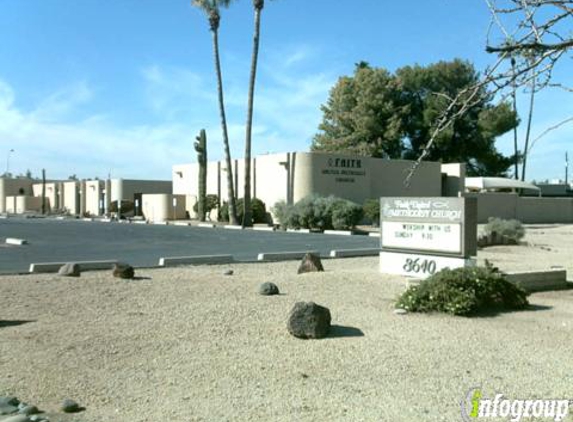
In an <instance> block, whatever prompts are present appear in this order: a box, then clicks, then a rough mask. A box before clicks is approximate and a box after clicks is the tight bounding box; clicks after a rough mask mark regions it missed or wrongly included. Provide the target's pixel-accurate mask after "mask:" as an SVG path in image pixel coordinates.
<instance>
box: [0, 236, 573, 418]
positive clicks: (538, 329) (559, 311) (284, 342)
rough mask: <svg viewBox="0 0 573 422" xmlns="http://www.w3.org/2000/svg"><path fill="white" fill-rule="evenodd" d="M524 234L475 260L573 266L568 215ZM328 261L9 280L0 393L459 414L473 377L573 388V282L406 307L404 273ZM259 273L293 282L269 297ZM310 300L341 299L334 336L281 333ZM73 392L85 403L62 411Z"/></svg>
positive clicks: (187, 409) (98, 413)
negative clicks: (493, 300) (489, 301)
mask: <svg viewBox="0 0 573 422" xmlns="http://www.w3.org/2000/svg"><path fill="white" fill-rule="evenodd" d="M526 240H527V241H528V242H529V243H530V245H529V246H503V247H494V248H488V249H487V250H484V251H480V254H479V258H480V260H483V259H486V258H487V259H489V260H491V261H492V262H493V263H494V264H496V265H498V266H500V267H501V268H502V269H504V270H518V269H544V268H548V267H549V266H551V265H561V266H564V267H566V268H567V270H568V272H569V278H571V273H572V272H573V253H572V251H573V226H555V227H540V226H536V227H532V228H530V229H529V231H528V237H527V239H526ZM324 265H325V268H326V271H325V272H324V273H312V274H304V275H296V270H297V267H298V263H297V262H282V263H270V264H238V265H232V266H201V267H185V268H176V269H157V270H155V269H154V270H141V271H138V273H137V275H139V276H141V279H139V280H134V281H122V280H118V279H114V278H113V277H112V276H111V272H89V273H84V274H83V275H82V277H81V278H80V279H64V278H59V277H57V276H55V275H29V276H6V277H0V395H2V394H10V395H16V396H17V397H18V398H20V399H21V400H23V401H26V402H29V403H32V404H35V405H37V406H38V407H40V408H42V409H44V410H46V411H47V412H48V414H49V415H50V416H51V420H52V421H58V420H61V421H78V422H105V421H120V422H123V421H130V422H137V421H141V422H143V421H182V422H183V421H233V422H234V421H352V422H357V421H368V422H371V421H408V422H413V421H448V422H449V421H458V420H461V419H460V406H459V402H460V401H461V400H462V398H464V397H465V395H466V393H467V392H468V390H470V389H471V388H473V387H476V386H481V387H482V389H483V391H484V395H485V396H493V395H494V394H495V392H501V393H504V394H505V395H506V396H508V397H511V398H569V399H573V392H572V391H573V390H572V388H571V385H572V383H573V362H572V360H571V346H572V340H571V339H572V335H571V334H572V328H573V290H569V291H561V292H546V293H537V294H534V295H532V296H531V298H530V302H531V303H532V304H533V305H534V306H533V307H532V309H531V310H527V311H523V312H514V313H506V314H501V315H497V316H488V317H480V318H473V319H467V318H461V317H450V316H443V315H417V314H408V315H395V314H394V313H393V301H394V299H395V298H396V296H397V295H398V294H400V292H402V291H403V290H404V285H403V280H402V279H400V278H397V277H391V276H386V275H381V274H379V273H378V270H377V265H378V260H377V258H357V259H345V260H329V261H324ZM228 268H232V269H233V270H234V275H232V276H225V275H223V272H224V271H225V270H226V269H228ZM264 281H272V282H274V283H276V284H277V285H278V286H279V288H280V289H281V293H282V294H281V295H280V296H272V297H265V296H260V295H258V294H257V291H258V286H259V285H260V283H262V282H264ZM309 300H312V301H315V302H316V303H318V304H321V305H324V306H327V307H328V308H330V310H331V313H332V318H333V321H332V322H333V324H334V325H335V326H334V327H333V333H332V335H331V336H330V337H329V338H327V339H323V340H299V339H296V338H294V337H292V336H290V335H289V334H288V332H287V330H286V320H287V316H288V313H289V311H290V309H291V308H292V306H293V305H294V303H295V302H297V301H309ZM66 397H70V398H73V399H74V400H76V401H77V402H78V403H80V405H82V406H85V407H86V410H85V411H84V412H82V413H79V414H77V415H74V416H68V415H60V414H59V413H57V411H58V407H59V405H60V403H61V402H62V400H63V399H64V398H66ZM0 420H1V417H0ZM524 420H525V419H524ZM528 420H533V419H528ZM543 420H547V419H543ZM566 420H568V421H572V420H573V418H572V417H571V416H569V417H568V418H567V419H566Z"/></svg>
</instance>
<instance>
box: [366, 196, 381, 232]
mask: <svg viewBox="0 0 573 422" xmlns="http://www.w3.org/2000/svg"><path fill="white" fill-rule="evenodd" d="M362 209H363V210H364V217H366V218H367V219H368V220H370V223H371V224H372V225H374V226H376V227H378V226H379V225H380V199H367V200H366V201H365V202H364V205H362Z"/></svg>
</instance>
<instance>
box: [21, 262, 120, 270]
mask: <svg viewBox="0 0 573 422" xmlns="http://www.w3.org/2000/svg"><path fill="white" fill-rule="evenodd" d="M117 262H118V261H117V260H109V261H67V262H39V263H33V264H30V271H29V272H31V273H57V272H58V270H59V269H60V268H61V267H62V265H64V264H67V263H74V264H78V265H79V266H80V270H81V271H89V270H110V269H111V268H112V267H113V265H114V264H117Z"/></svg>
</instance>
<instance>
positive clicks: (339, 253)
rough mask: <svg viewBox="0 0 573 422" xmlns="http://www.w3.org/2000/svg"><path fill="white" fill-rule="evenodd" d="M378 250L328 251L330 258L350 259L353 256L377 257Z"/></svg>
mask: <svg viewBox="0 0 573 422" xmlns="http://www.w3.org/2000/svg"><path fill="white" fill-rule="evenodd" d="M379 253H380V248H362V249H333V250H331V251H330V257H331V258H351V257H355V256H378V254H379Z"/></svg>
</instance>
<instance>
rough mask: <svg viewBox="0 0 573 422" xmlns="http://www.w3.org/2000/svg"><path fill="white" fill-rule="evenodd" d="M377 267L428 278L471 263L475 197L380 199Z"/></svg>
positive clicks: (475, 233)
mask: <svg viewBox="0 0 573 422" xmlns="http://www.w3.org/2000/svg"><path fill="white" fill-rule="evenodd" d="M380 243H381V249H382V251H381V252H380V271H381V272H383V273H389V274H398V275H405V276H409V277H417V278H426V277H428V276H430V275H432V274H434V273H436V272H438V271H440V270H441V269H444V268H446V267H449V268H458V267H465V266H473V265H475V256H476V255H477V200H476V199H475V198H444V197H430V198H407V197H402V198H380Z"/></svg>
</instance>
